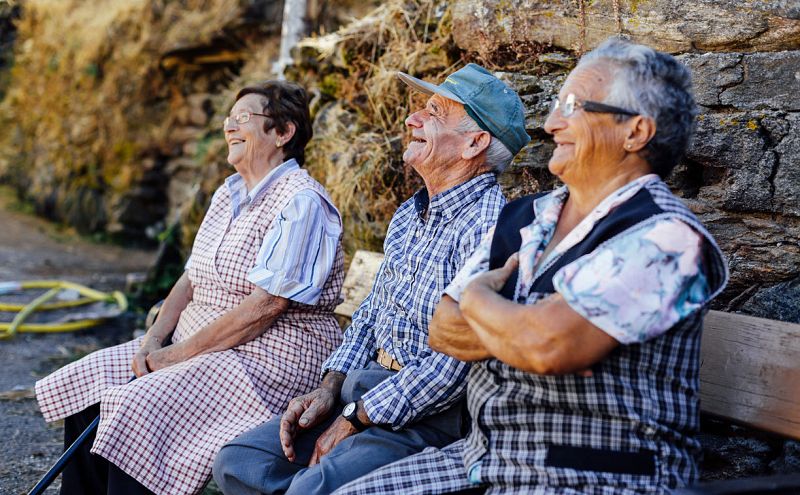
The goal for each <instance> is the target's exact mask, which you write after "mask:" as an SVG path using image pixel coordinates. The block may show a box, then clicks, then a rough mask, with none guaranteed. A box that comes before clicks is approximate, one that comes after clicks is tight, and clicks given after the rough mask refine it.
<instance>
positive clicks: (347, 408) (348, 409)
mask: <svg viewBox="0 0 800 495" xmlns="http://www.w3.org/2000/svg"><path fill="white" fill-rule="evenodd" d="M355 410H356V403H355V402H351V403H349V404H347V405H346V406H344V411H342V416H350V415H351V414H353V412H354V411H355Z"/></svg>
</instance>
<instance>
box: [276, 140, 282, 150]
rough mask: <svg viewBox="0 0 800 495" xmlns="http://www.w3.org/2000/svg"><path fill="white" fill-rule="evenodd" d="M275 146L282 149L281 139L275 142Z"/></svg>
mask: <svg viewBox="0 0 800 495" xmlns="http://www.w3.org/2000/svg"><path fill="white" fill-rule="evenodd" d="M275 146H277V147H278V148H280V147H281V140H280V139H278V140H277V141H275Z"/></svg>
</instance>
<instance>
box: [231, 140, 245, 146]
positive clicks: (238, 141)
mask: <svg viewBox="0 0 800 495" xmlns="http://www.w3.org/2000/svg"><path fill="white" fill-rule="evenodd" d="M242 143H244V139H231V140H230V141H228V146H233V145H234V144H242Z"/></svg>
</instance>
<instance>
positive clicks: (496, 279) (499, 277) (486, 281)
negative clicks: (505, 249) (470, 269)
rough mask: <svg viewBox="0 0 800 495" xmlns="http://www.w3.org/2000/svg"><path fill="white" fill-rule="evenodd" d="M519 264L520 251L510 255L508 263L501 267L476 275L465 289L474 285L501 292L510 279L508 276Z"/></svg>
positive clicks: (474, 287) (474, 286)
mask: <svg viewBox="0 0 800 495" xmlns="http://www.w3.org/2000/svg"><path fill="white" fill-rule="evenodd" d="M517 266H519V253H514V254H512V255H511V256H509V258H508V260H506V264H505V265H503V266H502V267H501V268H496V269H494V270H489V271H488V272H486V273H482V274H481V275H478V276H477V277H475V278H474V279H473V280H472V282H470V283H469V285H467V289H465V291H466V290H469V288H470V287H472V289H476V288H479V287H486V288H487V289H490V290H491V291H492V292H500V289H502V288H503V285H505V283H506V280H508V277H510V276H511V274H512V273H514V270H516V269H517Z"/></svg>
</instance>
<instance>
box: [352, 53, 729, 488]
mask: <svg viewBox="0 0 800 495" xmlns="http://www.w3.org/2000/svg"><path fill="white" fill-rule="evenodd" d="M696 112H697V111H696V107H695V103H694V99H693V97H692V92H691V81H690V74H689V71H688V70H687V69H686V68H685V67H684V66H682V65H681V64H680V63H679V62H678V61H677V60H675V59H674V58H673V57H671V56H669V55H666V54H663V53H659V52H657V51H655V50H652V49H650V48H648V47H646V46H642V45H636V44H633V43H629V42H626V41H622V40H617V39H613V40H609V41H607V42H605V43H604V44H602V45H601V46H600V47H598V48H597V49H595V50H593V51H592V52H590V53H588V54H586V55H585V56H584V57H583V58H582V59H581V61H580V63H579V64H578V65H577V67H576V68H575V69H574V70H573V71H572V73H571V74H570V75H569V77H568V78H567V80H566V82H565V83H564V86H563V88H562V89H561V92H560V94H559V96H558V98H557V99H556V100H555V101H554V104H553V106H552V111H551V113H550V115H549V117H548V119H547V122H546V124H545V130H546V131H547V132H548V133H550V134H552V135H553V138H554V141H555V143H556V148H555V150H554V151H553V155H552V157H551V159H550V162H549V168H550V171H551V172H552V173H553V174H555V175H556V176H558V177H559V178H560V179H561V180H562V181H563V182H564V184H565V185H564V186H563V187H560V188H558V189H556V190H554V191H551V192H547V193H541V194H537V195H534V196H530V197H526V198H522V199H519V200H517V201H514V202H512V203H509V204H508V205H506V207H505V208H504V209H503V212H502V213H501V214H500V218H499V220H498V224H497V226H496V228H495V230H494V233H493V235H492V236H491V238H488V239H487V240H486V241H485V243H484V244H483V245H482V247H480V248H479V249H478V251H477V252H476V254H475V255H473V257H472V258H471V259H470V260H468V261H467V263H466V265H465V267H464V268H463V269H462V271H461V272H460V273H459V275H457V276H456V279H454V281H453V283H452V284H451V285H450V286H449V287H448V289H447V290H446V294H447V296H445V297H443V299H442V302H441V303H440V305H439V306H438V307H437V310H436V314H435V315H434V319H433V321H432V322H431V330H430V343H431V347H432V348H434V349H436V350H438V351H441V352H444V353H446V354H449V355H452V356H455V357H457V358H460V359H462V360H466V361H476V362H475V363H474V364H473V367H472V370H471V373H470V376H469V384H468V392H467V401H468V405H469V410H470V414H471V416H472V430H471V432H470V433H469V434H468V436H467V438H466V439H465V440H462V441H459V442H456V443H454V444H452V445H450V446H448V447H445V448H444V449H438V450H435V449H429V450H428V451H426V452H424V453H421V454H418V455H415V456H412V457H409V458H407V459H405V460H403V461H399V462H398V463H395V464H392V465H390V466H387V467H385V468H382V469H381V470H378V471H376V472H373V473H372V474H370V475H368V476H367V477H365V478H361V479H360V480H356V481H355V482H353V483H352V484H350V485H346V486H345V487H343V488H342V489H341V490H340V491H337V492H336V493H337V494H345V493H346V494H352V493H375V492H373V491H371V490H372V489H374V488H375V487H378V486H380V487H381V490H383V491H385V492H402V493H406V494H414V493H426V494H432V493H447V492H456V491H469V492H470V493H479V492H480V493H482V492H486V493H492V494H494V493H541V494H551V493H552V494H610V493H614V494H633V493H663V492H666V491H667V490H669V489H671V488H675V487H678V486H682V485H685V484H687V483H691V482H692V481H694V480H695V478H696V475H697V467H696V464H695V457H696V454H698V452H699V450H700V449H699V444H698V442H697V439H696V438H695V434H696V433H697V430H698V370H699V352H700V332H701V325H702V320H703V313H704V309H705V308H706V305H707V304H708V302H709V301H710V300H711V299H712V298H713V297H714V296H716V295H717V294H718V293H719V292H720V291H721V290H722V288H723V287H724V285H725V283H726V281H727V268H726V265H725V262H724V259H723V256H722V253H721V252H720V250H719V248H718V247H717V245H716V243H715V242H714V239H713V238H712V237H711V235H710V234H709V233H708V232H707V231H706V230H705V229H704V228H703V226H702V225H701V224H700V222H699V221H698V220H697V218H696V217H695V216H694V215H693V214H692V212H690V211H689V210H688V209H687V208H686V207H685V206H684V205H683V204H682V203H681V202H680V200H678V199H677V198H675V197H674V196H673V195H672V193H671V192H670V191H669V189H668V188H667V186H666V185H665V184H664V182H663V181H662V179H663V178H664V177H666V176H667V175H668V174H669V173H670V171H671V170H672V168H673V167H674V166H675V165H676V164H677V162H678V160H679V159H680V157H681V155H682V154H683V153H684V151H685V150H686V147H687V145H688V143H689V139H690V136H691V133H692V130H693V124H694V119H695V116H696Z"/></svg>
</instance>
